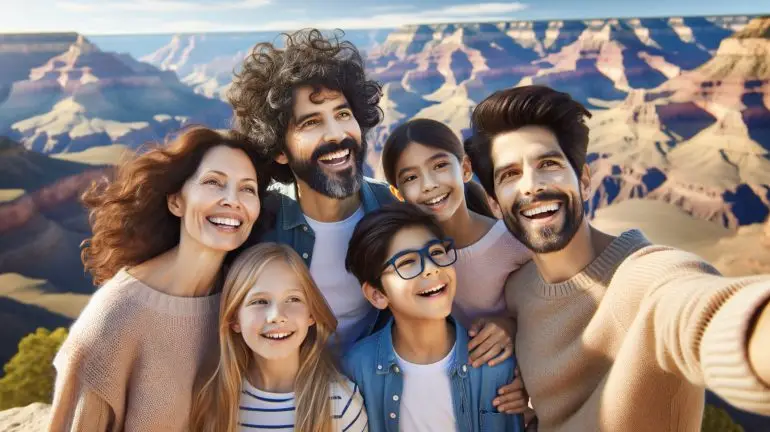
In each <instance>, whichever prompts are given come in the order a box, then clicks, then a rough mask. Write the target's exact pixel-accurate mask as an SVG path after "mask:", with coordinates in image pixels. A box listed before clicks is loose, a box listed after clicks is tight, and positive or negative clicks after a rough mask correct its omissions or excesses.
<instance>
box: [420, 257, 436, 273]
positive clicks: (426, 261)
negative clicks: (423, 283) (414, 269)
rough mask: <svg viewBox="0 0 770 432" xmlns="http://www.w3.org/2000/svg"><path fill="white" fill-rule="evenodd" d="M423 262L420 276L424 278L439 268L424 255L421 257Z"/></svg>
mask: <svg viewBox="0 0 770 432" xmlns="http://www.w3.org/2000/svg"><path fill="white" fill-rule="evenodd" d="M423 263H424V264H425V267H424V268H423V269H422V276H423V277H426V278H427V277H430V276H433V275H435V274H436V273H438V271H439V269H440V268H441V267H439V266H437V265H436V264H434V263H433V261H431V260H430V259H428V258H426V257H423Z"/></svg>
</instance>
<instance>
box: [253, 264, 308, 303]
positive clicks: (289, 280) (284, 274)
mask: <svg viewBox="0 0 770 432" xmlns="http://www.w3.org/2000/svg"><path fill="white" fill-rule="evenodd" d="M290 290H302V282H301V281H300V279H299V276H297V274H296V273H295V272H294V270H293V269H292V268H291V266H289V264H287V263H286V262H285V261H283V260H282V259H274V260H272V261H270V262H269V263H267V264H266V265H265V267H264V268H263V269H262V272H261V273H260V274H259V276H257V280H256V281H255V282H254V285H253V286H252V287H251V288H250V289H249V292H248V293H247V295H251V294H256V293H264V294H272V295H280V294H281V293H282V292H286V291H290Z"/></svg>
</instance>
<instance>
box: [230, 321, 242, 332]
mask: <svg viewBox="0 0 770 432" xmlns="http://www.w3.org/2000/svg"><path fill="white" fill-rule="evenodd" d="M230 328H231V329H233V331H234V332H236V333H240V332H241V325H240V324H238V323H237V322H234V323H230Z"/></svg>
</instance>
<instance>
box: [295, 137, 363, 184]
mask: <svg viewBox="0 0 770 432" xmlns="http://www.w3.org/2000/svg"><path fill="white" fill-rule="evenodd" d="M339 150H350V156H348V157H351V158H354V159H353V165H352V166H351V167H350V168H347V169H345V170H343V171H340V172H337V173H327V172H326V171H325V170H324V168H323V166H322V163H321V162H320V161H319V158H320V157H321V156H323V155H325V154H329V153H331V152H335V151H339ZM365 155H366V140H363V139H362V141H361V145H360V146H359V145H358V144H357V143H356V142H355V140H353V139H352V138H345V139H344V140H342V141H341V142H340V143H339V144H335V143H323V144H321V145H320V146H318V148H316V149H315V151H313V154H312V155H310V158H309V159H299V158H294V157H293V156H291V155H289V168H291V170H292V171H293V172H294V175H296V176H297V178H299V179H301V180H302V181H304V182H305V183H307V184H308V186H310V188H311V189H313V190H314V191H316V192H318V193H320V194H323V195H325V196H327V197H329V198H336V199H344V198H347V197H349V196H351V195H353V194H354V193H358V191H359V190H360V189H361V183H363V177H364V174H363V165H364V156H365Z"/></svg>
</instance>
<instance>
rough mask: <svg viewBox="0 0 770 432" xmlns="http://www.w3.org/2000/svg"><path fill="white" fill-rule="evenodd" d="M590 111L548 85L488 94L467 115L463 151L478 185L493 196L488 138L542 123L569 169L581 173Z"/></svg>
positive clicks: (492, 171)
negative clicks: (467, 137) (467, 133)
mask: <svg viewBox="0 0 770 432" xmlns="http://www.w3.org/2000/svg"><path fill="white" fill-rule="evenodd" d="M590 117H591V113H590V112H589V111H588V110H587V109H586V108H585V107H584V106H583V105H582V104H581V103H580V102H577V101H575V100H574V99H572V97H571V96H570V95H569V94H567V93H562V92H559V91H556V90H554V89H552V88H550V87H546V86H540V85H530V86H522V87H514V88H509V89H505V90H500V91H497V92H495V93H492V95H491V96H489V97H487V98H486V99H484V100H483V101H481V103H479V104H478V105H476V108H475V109H474V110H473V114H472V115H471V130H472V136H471V138H470V140H469V141H467V142H466V145H465V151H466V153H468V157H470V159H471V165H472V166H473V171H474V172H475V173H476V176H478V178H479V180H480V181H481V185H482V186H484V189H485V190H486V191H487V193H488V194H490V195H491V196H492V197H496V196H495V187H494V179H493V175H494V166H493V165H492V156H491V150H492V140H493V139H494V137H495V136H497V135H499V134H501V133H505V132H510V131H514V130H516V129H519V128H521V127H524V126H531V125H536V126H543V127H545V128H547V129H549V130H550V131H551V132H553V133H554V135H556V139H557V140H558V141H559V147H561V150H562V151H563V152H564V155H565V156H566V157H567V160H568V161H569V163H570V165H571V166H572V168H573V169H574V170H575V172H576V173H577V174H578V176H579V175H580V174H582V172H583V166H584V165H585V162H586V153H587V151H588V126H586V124H585V119H587V118H590Z"/></svg>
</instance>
